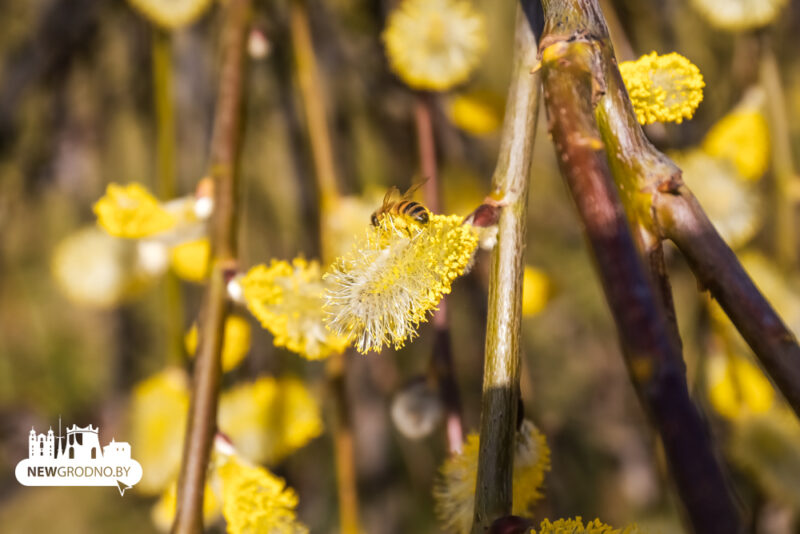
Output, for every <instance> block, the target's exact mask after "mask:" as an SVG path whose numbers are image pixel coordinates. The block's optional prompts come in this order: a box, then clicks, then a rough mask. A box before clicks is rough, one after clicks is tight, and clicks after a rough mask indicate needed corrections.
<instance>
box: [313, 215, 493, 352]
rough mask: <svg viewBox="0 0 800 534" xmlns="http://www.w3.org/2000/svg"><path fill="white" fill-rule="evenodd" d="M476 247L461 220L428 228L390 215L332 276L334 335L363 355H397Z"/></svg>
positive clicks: (446, 218) (434, 220)
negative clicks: (385, 351) (390, 349)
mask: <svg viewBox="0 0 800 534" xmlns="http://www.w3.org/2000/svg"><path fill="white" fill-rule="evenodd" d="M477 246H478V236H477V233H476V232H475V230H474V229H473V228H472V227H471V226H469V225H464V224H462V218H461V217H459V216H457V215H431V216H430V219H429V221H428V222H427V223H425V224H418V223H416V222H414V221H412V220H410V219H409V218H407V216H405V215H388V214H387V215H385V216H384V217H382V219H381V222H380V224H379V225H378V226H369V228H368V229H367V231H366V233H365V234H364V236H363V237H362V238H361V239H360V240H359V241H357V242H356V243H355V246H354V247H353V249H351V250H350V251H349V252H348V253H347V254H345V255H344V256H342V257H340V258H338V259H337V260H336V261H335V262H334V263H333V265H332V266H331V268H330V270H329V271H328V273H326V275H325V280H326V282H327V283H328V290H327V293H326V296H325V298H326V303H325V311H326V312H327V314H328V315H327V318H326V321H327V325H328V327H329V328H330V329H331V331H333V332H336V333H337V334H339V335H340V336H343V337H348V338H352V339H353V343H354V345H355V347H356V349H357V350H358V351H359V352H361V353H366V352H368V351H370V350H374V351H379V350H381V348H382V347H383V346H384V345H387V346H394V348H395V349H399V348H400V347H402V346H403V345H404V344H405V343H406V342H407V341H408V340H410V339H413V338H414V337H416V335H417V327H418V326H419V324H420V323H422V322H425V321H427V318H428V315H429V313H430V312H432V311H433V310H434V309H435V308H436V305H437V304H438V303H439V301H440V300H441V299H442V297H443V296H444V295H445V294H447V293H449V292H450V286H451V284H452V283H453V280H455V279H456V278H457V277H459V276H461V275H462V274H463V273H464V272H465V271H466V269H467V267H468V266H469V264H470V262H471V260H472V256H473V253H474V252H475V249H476V248H477Z"/></svg>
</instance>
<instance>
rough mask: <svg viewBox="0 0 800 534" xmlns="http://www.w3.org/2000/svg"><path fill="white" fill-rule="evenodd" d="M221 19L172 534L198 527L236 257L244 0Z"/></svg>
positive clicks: (247, 6)
mask: <svg viewBox="0 0 800 534" xmlns="http://www.w3.org/2000/svg"><path fill="white" fill-rule="evenodd" d="M225 17H226V18H225V23H224V26H223V33H222V67H221V72H220V75H219V93H218V95H217V106H216V111H215V115H214V130H213V137H212V141H211V155H210V164H209V167H210V168H209V175H210V176H211V177H212V179H213V181H214V213H213V215H212V218H211V223H210V229H209V231H210V234H211V262H210V269H211V272H210V276H209V281H208V286H207V287H206V291H205V295H204V297H203V304H202V309H201V312H200V325H199V333H198V338H199V343H198V348H197V358H196V362H195V369H194V382H193V385H192V398H191V402H190V405H189V421H188V427H187V430H186V441H185V443H184V452H183V463H182V465H181V474H180V478H179V480H178V495H177V510H176V512H175V522H174V523H173V526H172V532H173V533H174V534H196V533H199V532H202V530H203V494H204V490H205V478H206V471H207V470H208V462H209V458H210V455H211V445H212V442H213V439H214V434H215V432H216V418H217V401H218V397H219V387H220V379H221V375H222V366H221V353H222V344H223V336H224V324H225V316H226V315H227V313H228V308H229V305H228V299H227V281H226V274H227V272H228V271H229V270H230V269H232V268H235V265H236V257H237V255H236V251H237V246H236V229H237V220H236V183H237V157H238V153H239V148H240V129H241V109H242V98H243V86H244V78H245V68H244V66H245V58H244V51H245V44H246V42H247V30H248V26H249V20H250V0H230V1H229V2H228V4H227V6H226V10H225Z"/></svg>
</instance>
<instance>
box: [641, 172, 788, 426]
mask: <svg viewBox="0 0 800 534" xmlns="http://www.w3.org/2000/svg"><path fill="white" fill-rule="evenodd" d="M655 207H656V214H657V216H658V218H659V223H660V225H661V226H662V228H663V231H664V235H665V236H666V237H668V238H669V239H671V240H672V241H674V242H675V244H676V245H677V246H678V248H679V249H680V251H681V253H683V255H684V256H685V257H686V260H687V261H688V262H689V265H690V266H691V268H692V271H694V273H695V276H696V277H697V279H698V281H699V282H700V283H701V284H702V285H703V287H705V288H707V289H708V290H709V291H710V292H711V295H712V296H713V297H714V298H715V299H717V301H718V302H719V303H720V305H721V306H722V309H723V310H725V313H726V314H727V315H728V317H730V319H731V321H733V324H734V325H735V326H736V329H737V330H739V333H740V334H741V335H742V337H743V338H744V339H745V341H747V343H748V344H749V345H750V347H751V348H752V349H753V351H754V352H755V353H756V355H757V356H758V358H759V361H760V362H761V364H762V365H763V366H764V369H766V371H767V372H768V373H769V375H770V376H771V377H772V380H773V381H774V382H775V384H776V385H777V386H778V389H779V390H780V391H781V393H782V394H783V396H784V397H785V398H786V400H787V401H788V403H789V405H790V406H791V407H792V409H793V410H794V412H795V414H797V415H798V416H800V347H799V346H798V344H797V339H796V338H795V336H794V334H793V333H792V332H791V331H790V330H789V329H788V328H787V327H786V325H785V324H784V323H783V321H782V320H781V318H780V316H778V314H777V313H775V311H774V310H773V309H772V307H771V306H770V304H769V302H767V300H766V299H765V298H764V297H763V296H762V295H761V293H760V292H759V290H758V288H757V287H756V285H755V284H754V283H753V281H752V280H751V279H750V277H749V276H748V275H747V273H746V272H745V270H744V268H743V267H742V266H741V264H740V263H739V260H738V259H737V258H736V255H735V254H734V253H733V251H732V250H731V249H730V248H729V247H728V245H726V244H725V241H723V239H722V238H721V237H720V235H719V233H717V231H716V229H715V228H714V226H713V225H712V224H711V221H709V220H708V217H707V216H706V214H705V213H704V212H703V208H701V207H700V204H699V203H698V202H697V200H696V199H695V198H694V196H693V195H692V193H691V192H690V191H689V190H688V189H687V188H686V186H681V187H680V188H679V189H678V191H677V194H674V195H667V194H663V195H659V196H658V197H657V199H656V203H655Z"/></svg>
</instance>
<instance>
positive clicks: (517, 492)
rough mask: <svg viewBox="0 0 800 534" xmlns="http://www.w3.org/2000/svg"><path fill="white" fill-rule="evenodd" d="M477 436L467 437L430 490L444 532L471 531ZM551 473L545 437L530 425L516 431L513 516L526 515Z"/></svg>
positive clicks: (527, 422)
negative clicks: (547, 474) (547, 475)
mask: <svg viewBox="0 0 800 534" xmlns="http://www.w3.org/2000/svg"><path fill="white" fill-rule="evenodd" d="M479 446H480V441H479V437H478V434H475V433H472V434H470V435H469V436H467V440H466V443H465V444H464V448H463V450H462V452H461V453H460V454H455V455H453V456H451V457H450V458H448V459H447V460H445V462H444V464H443V465H442V467H441V469H440V476H439V478H438V480H437V481H436V484H435V486H434V489H433V497H434V501H435V506H436V515H437V516H438V517H439V520H440V521H441V523H442V528H443V530H446V531H448V532H456V533H458V534H464V533H467V532H469V531H470V529H471V527H472V518H473V511H474V501H475V484H476V481H477V476H478V448H479ZM549 470H550V449H549V448H548V447H547V441H546V440H545V437H544V435H543V434H542V433H541V432H539V430H537V428H536V427H535V426H534V424H533V423H531V422H530V421H527V420H525V421H523V423H522V425H521V426H520V429H519V430H518V431H517V438H516V446H515V449H514V472H513V474H512V513H513V514H515V515H523V516H524V515H529V509H530V507H531V506H532V505H533V504H534V503H535V502H536V501H537V500H539V499H540V498H541V497H542V493H541V488H542V484H543V483H544V475H545V472H546V471H549Z"/></svg>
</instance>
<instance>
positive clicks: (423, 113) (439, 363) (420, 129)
mask: <svg viewBox="0 0 800 534" xmlns="http://www.w3.org/2000/svg"><path fill="white" fill-rule="evenodd" d="M433 106H434V95H432V94H427V93H417V95H416V103H415V106H414V119H415V122H416V125H417V145H418V147H419V159H420V169H421V171H422V179H423V180H425V182H424V185H423V190H422V196H423V198H424V199H425V204H426V205H427V206H428V209H430V210H431V211H433V212H439V211H441V202H440V185H439V171H438V168H437V164H436V142H435V135H434V128H433V114H434V110H433ZM433 328H434V333H435V338H434V342H433V353H432V355H431V371H432V372H433V375H434V376H435V378H436V383H437V384H438V386H439V395H440V396H441V399H442V403H443V405H444V412H445V431H446V438H447V450H448V451H449V452H450V453H451V454H456V453H459V452H461V447H462V445H463V444H464V428H463V426H464V425H463V424H462V421H461V399H460V397H459V394H458V384H457V383H456V375H455V370H454V368H453V353H452V349H451V344H450V328H449V326H448V320H447V299H443V300H442V301H441V302H440V303H439V307H438V309H437V310H436V311H435V312H434V313H433Z"/></svg>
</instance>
